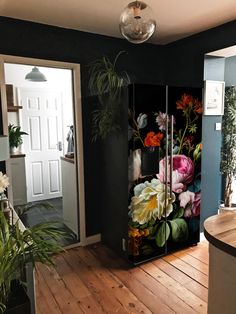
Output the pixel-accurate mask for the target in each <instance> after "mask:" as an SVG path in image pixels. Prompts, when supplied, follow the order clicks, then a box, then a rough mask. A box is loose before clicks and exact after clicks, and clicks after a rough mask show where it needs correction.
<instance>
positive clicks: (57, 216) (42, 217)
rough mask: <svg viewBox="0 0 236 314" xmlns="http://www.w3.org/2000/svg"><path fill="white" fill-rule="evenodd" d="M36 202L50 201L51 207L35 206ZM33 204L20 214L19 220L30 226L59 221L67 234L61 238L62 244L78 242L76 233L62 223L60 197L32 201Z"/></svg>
mask: <svg viewBox="0 0 236 314" xmlns="http://www.w3.org/2000/svg"><path fill="white" fill-rule="evenodd" d="M37 203H50V204H51V205H52V206H53V208H45V207H42V206H37ZM33 204H34V205H36V206H34V207H33V208H32V209H30V210H28V211H27V212H26V213H24V214H23V215H22V216H21V220H22V222H23V223H24V225H25V226H26V227H31V226H33V225H36V224H38V223H41V222H46V221H56V222H58V223H59V224H58V225H59V228H61V229H64V230H66V232H67V233H68V235H69V236H68V238H66V239H63V240H62V244H63V246H68V245H70V244H73V243H77V242H78V239H77V236H76V234H75V233H74V232H73V231H72V230H71V229H69V228H68V227H67V226H66V225H65V224H64V223H63V213H62V197H58V198H53V199H50V200H44V201H40V202H33Z"/></svg>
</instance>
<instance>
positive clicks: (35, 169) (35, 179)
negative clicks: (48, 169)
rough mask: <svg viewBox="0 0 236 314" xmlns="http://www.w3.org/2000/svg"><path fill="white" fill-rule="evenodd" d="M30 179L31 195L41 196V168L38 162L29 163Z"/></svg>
mask: <svg viewBox="0 0 236 314" xmlns="http://www.w3.org/2000/svg"><path fill="white" fill-rule="evenodd" d="M30 177H31V178H32V181H31V182H32V183H33V184H32V188H33V189H32V195H33V196H39V195H40V196H42V195H43V166H42V162H40V161H36V162H34V161H32V162H31V172H30Z"/></svg>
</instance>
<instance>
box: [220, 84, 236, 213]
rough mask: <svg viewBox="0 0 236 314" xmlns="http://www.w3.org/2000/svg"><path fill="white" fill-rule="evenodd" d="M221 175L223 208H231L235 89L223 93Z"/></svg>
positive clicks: (235, 145)
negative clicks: (222, 180)
mask: <svg viewBox="0 0 236 314" xmlns="http://www.w3.org/2000/svg"><path fill="white" fill-rule="evenodd" d="M222 136H223V144H222V152H221V173H222V175H223V177H224V205H223V207H224V208H231V207H232V195H233V184H234V179H235V176H236V87H235V86H232V87H229V88H227V89H226V91H225V109H224V115H223V121H222Z"/></svg>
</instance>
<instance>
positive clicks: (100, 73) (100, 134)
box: [89, 51, 130, 141]
mask: <svg viewBox="0 0 236 314" xmlns="http://www.w3.org/2000/svg"><path fill="white" fill-rule="evenodd" d="M122 53H124V51H120V52H119V53H118V54H117V55H116V57H115V59H114V61H111V60H110V59H109V58H107V57H105V56H103V57H102V58H101V59H97V60H95V61H93V62H91V63H90V64H89V76H90V77H89V89H90V91H91V94H92V95H97V97H98V100H99V105H100V107H101V108H100V109H97V110H94V111H93V112H92V131H93V135H92V140H93V141H96V140H98V139H99V138H100V139H105V138H106V137H107V136H108V135H109V134H110V133H112V132H118V131H119V130H120V125H119V109H120V108H119V101H120V95H121V87H122V86H126V85H128V84H129V83H130V78H129V76H128V74H127V73H126V72H125V71H123V72H121V73H119V72H118V70H117V68H116V65H117V60H118V58H119V57H120V55H121V54H122Z"/></svg>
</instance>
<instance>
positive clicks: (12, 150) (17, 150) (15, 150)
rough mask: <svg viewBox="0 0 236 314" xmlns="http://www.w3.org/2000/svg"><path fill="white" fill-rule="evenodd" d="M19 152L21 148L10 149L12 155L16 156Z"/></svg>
mask: <svg viewBox="0 0 236 314" xmlns="http://www.w3.org/2000/svg"><path fill="white" fill-rule="evenodd" d="M18 152H19V147H15V146H11V147H10V155H15V154H16V153H18Z"/></svg>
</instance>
